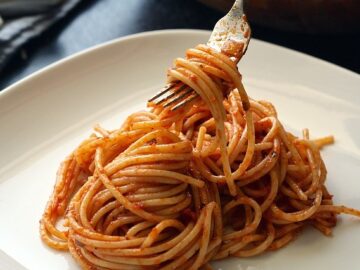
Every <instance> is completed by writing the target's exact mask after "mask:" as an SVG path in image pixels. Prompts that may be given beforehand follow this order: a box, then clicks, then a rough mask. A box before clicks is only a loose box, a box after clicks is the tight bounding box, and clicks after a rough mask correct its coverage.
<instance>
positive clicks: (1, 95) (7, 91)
mask: <svg viewBox="0 0 360 270" xmlns="http://www.w3.org/2000/svg"><path fill="white" fill-rule="evenodd" d="M210 33H211V31H210V30H204V29H187V28H183V29H161V30H151V31H144V32H139V33H135V34H131V35H126V36H122V37H119V38H115V39H111V40H109V41H105V42H102V43H99V44H97V45H94V46H91V47H89V48H86V49H83V50H81V51H79V52H76V53H74V54H71V55H68V56H66V57H64V58H61V59H59V60H57V61H55V62H54V63H51V64H49V65H47V66H45V67H42V68H40V69H39V70H37V71H35V72H33V73H31V74H29V75H27V76H25V77H24V78H22V79H20V80H18V81H16V82H14V83H13V84H11V85H9V86H7V87H5V88H4V89H2V90H1V91H0V103H1V102H2V101H3V99H5V98H6V97H7V96H9V95H11V94H12V93H15V92H17V91H21V90H20V86H22V85H24V84H26V83H27V82H28V81H31V80H35V79H37V78H38V77H40V76H43V75H44V74H46V73H47V72H49V71H52V70H54V69H56V68H57V67H60V66H62V65H66V64H67V63H68V62H70V61H74V60H77V59H79V58H81V57H85V56H86V55H88V54H91V53H93V52H95V51H98V50H103V49H105V48H106V47H108V46H113V45H115V44H117V43H119V42H120V43H121V42H123V41H125V40H133V39H138V38H143V37H147V36H152V35H167V34H201V35H204V34H210ZM253 40H256V42H258V43H262V44H264V45H265V46H269V47H270V48H271V47H273V48H275V49H280V50H285V51H287V52H288V53H292V54H295V55H297V56H298V57H305V58H307V60H310V61H312V62H315V63H316V64H320V65H322V66H324V67H326V68H329V69H332V70H334V71H335V72H336V71H337V72H342V73H345V74H346V75H348V76H351V77H353V78H354V79H357V80H359V83H360V74H357V73H356V72H355V71H352V70H349V69H347V68H345V67H341V66H339V65H336V64H334V63H331V62H329V61H326V60H324V59H320V58H318V57H316V56H312V55H310V54H306V53H304V52H301V51H297V50H294V49H291V48H287V47H284V46H281V45H278V44H274V43H271V42H268V41H264V40H260V39H256V38H253ZM359 94H360V92H359ZM354 104H356V102H354Z"/></svg>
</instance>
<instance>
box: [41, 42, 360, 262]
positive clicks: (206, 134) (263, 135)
mask: <svg viewBox="0 0 360 270" xmlns="http://www.w3.org/2000/svg"><path fill="white" fill-rule="evenodd" d="M168 80H169V82H173V83H179V84H180V83H183V84H186V85H188V86H190V87H191V88H192V89H194V90H195V91H196V92H197V94H198V95H199V96H200V97H201V98H197V99H196V100H195V101H194V102H192V103H190V104H189V105H187V106H186V107H184V108H180V109H179V110H176V111H171V110H169V109H164V108H162V107H160V106H156V105H154V104H149V107H150V108H151V109H150V111H144V112H138V113H134V114H132V115H130V116H129V117H128V118H127V120H126V121H125V123H124V124H123V126H122V127H121V128H119V129H115V130H112V131H108V130H105V129H103V128H101V127H100V126H96V127H95V133H94V134H93V135H91V136H90V137H89V138H88V139H86V140H85V141H83V142H82V143H81V144H80V145H79V147H77V148H76V149H75V150H74V151H73V152H72V153H71V154H70V155H69V156H68V157H67V158H66V159H65V161H64V162H63V163H62V164H61V166H60V168H59V171H58V174H57V181H56V184H55V187H54V191H53V193H52V195H51V197H50V199H49V201H48V203H47V206H46V208H45V211H44V214H43V217H42V219H41V222H40V233H41V238H42V240H43V241H44V242H45V243H46V244H47V245H48V246H50V247H52V248H55V249H58V250H69V252H70V253H71V255H72V256H73V257H74V258H75V260H76V261H77V262H78V263H79V264H80V266H81V267H82V268H83V269H158V268H160V269H200V268H201V269H210V268H211V267H210V265H209V262H210V261H211V260H218V259H223V258H226V257H229V256H237V257H249V256H255V255H258V254H261V253H263V252H266V251H272V250H277V249H279V248H281V247H283V246H285V245H287V244H288V243H289V242H291V241H292V240H294V239H295V238H296V236H297V235H298V234H299V232H300V231H301V230H302V229H303V228H304V227H305V226H307V225H311V226H313V227H314V228H316V229H318V230H319V231H321V232H322V233H323V234H325V235H330V234H331V231H332V228H333V227H334V226H335V225H336V220H337V215H338V214H340V213H346V214H351V215H355V216H358V217H360V211H358V210H355V209H352V208H347V207H345V206H334V205H333V200H332V195H331V194H330V193H329V192H328V190H327V188H326V186H325V179H326V167H325V164H324V162H323V160H322V159H321V155H320V152H319V150H320V148H321V147H323V146H324V145H327V144H329V143H333V138H332V137H325V138H321V139H316V140H312V139H310V136H309V131H308V130H307V129H305V130H304V131H303V134H302V138H298V137H296V136H294V135H292V134H290V133H289V132H287V131H286V130H285V129H284V127H283V126H282V124H281V123H280V121H279V119H278V118H277V113H276V110H275V108H274V106H273V105H272V104H271V103H269V102H266V101H256V100H253V99H250V98H248V96H247V94H246V92H245V90H244V86H243V85H242V82H241V76H240V74H239V72H238V69H237V66H236V64H235V63H233V62H232V61H231V60H230V59H229V58H228V57H227V56H225V55H223V54H221V53H219V52H216V51H214V50H213V49H211V48H209V47H207V46H205V45H199V46H197V47H196V48H193V49H189V50H188V51H187V53H186V58H185V59H183V58H178V59H176V60H175V64H174V67H173V68H171V69H169V71H168ZM59 221H62V222H63V224H62V229H59V227H60V226H59V224H58V223H59Z"/></svg>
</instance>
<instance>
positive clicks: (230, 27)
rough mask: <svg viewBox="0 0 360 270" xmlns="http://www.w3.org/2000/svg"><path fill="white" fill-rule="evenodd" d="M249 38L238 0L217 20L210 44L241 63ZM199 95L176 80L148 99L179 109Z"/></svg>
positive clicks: (152, 102)
mask: <svg viewBox="0 0 360 270" xmlns="http://www.w3.org/2000/svg"><path fill="white" fill-rule="evenodd" d="M250 38H251V30H250V26H249V23H248V22H247V19H246V16H245V14H244V8H243V0H236V1H235V3H234V5H233V6H232V8H231V9H230V11H229V12H228V13H227V14H226V15H225V16H224V17H223V18H221V19H220V20H219V21H218V22H217V23H216V24H215V27H214V29H213V31H212V33H211V36H210V39H209V40H208V42H207V45H208V46H209V47H211V48H213V49H215V50H217V51H218V52H222V53H224V54H226V55H228V56H229V58H230V59H231V60H232V61H234V62H235V63H238V62H239V61H240V59H241V57H242V56H243V55H244V54H245V52H246V50H247V47H248V44H249V42H250ZM198 97H199V95H198V94H197V93H196V92H195V91H194V90H193V89H191V88H190V87H189V86H187V85H185V84H183V83H182V82H180V81H177V82H172V83H169V84H167V85H166V86H165V87H164V88H163V89H161V90H160V92H158V93H157V94H156V95H155V96H153V97H152V98H151V99H149V100H148V104H149V105H150V106H151V105H155V106H161V107H163V108H169V109H170V111H176V110H178V109H180V108H183V107H185V106H187V105H190V104H192V102H194V101H195V100H196V99H197V98H198Z"/></svg>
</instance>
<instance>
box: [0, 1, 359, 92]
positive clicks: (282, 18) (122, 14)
mask: <svg viewBox="0 0 360 270" xmlns="http://www.w3.org/2000/svg"><path fill="white" fill-rule="evenodd" d="M13 1H18V2H19V3H18V4H19V5H18V6H17V7H16V6H15V7H11V8H12V9H11V8H9V6H1V2H11V0H7V1H3V0H1V1H0V16H2V17H3V21H4V24H3V25H2V26H0V90H1V89H4V88H6V87H7V86H9V85H10V84H12V83H14V82H16V81H18V80H19V79H21V78H24V77H25V76H27V75H29V74H31V73H33V72H35V71H37V70H39V69H41V68H42V67H45V66H47V65H49V64H51V63H53V62H55V61H57V60H59V59H61V58H63V57H66V56H69V55H71V54H73V53H76V52H79V51H81V50H83V49H86V48H89V47H91V46H94V45H97V44H99V43H102V42H105V41H109V40H111V39H114V38H118V37H121V36H125V35H129V34H134V33H138V32H143V31H150V30H158V29H169V28H194V29H209V30H211V29H212V28H213V26H214V24H215V23H216V22H217V20H218V19H220V18H221V17H222V16H223V15H224V13H225V11H226V10H228V8H229V6H231V4H232V2H233V1H232V0H82V1H81V0H63V1H61V0H42V1H41V0H38V4H39V6H38V9H36V8H35V5H32V7H33V8H32V10H29V9H26V8H23V9H20V10H19V6H20V7H23V6H21V5H23V3H21V2H24V1H31V0H23V1H21V0H13ZM245 1H246V0H245ZM35 2H36V1H35ZM40 2H41V3H40ZM13 3H14V2H13ZM44 3H45V4H44ZM44 5H45V6H44ZM25 6H26V5H25ZM27 6H28V7H29V6H31V5H29V2H27ZM36 7H37V6H36ZM246 10H247V15H248V18H249V20H250V22H251V27H252V30H253V37H254V38H257V39H261V40H264V41H268V42H271V43H274V44H278V45H281V46H285V47H287V48H291V49H295V50H298V51H301V52H305V53H307V54H310V55H313V56H316V57H318V58H321V59H324V60H327V61H329V62H332V63H334V64H336V65H340V66H342V67H345V68H347V69H350V70H352V71H354V72H356V73H360V53H359V50H360V0H302V1H299V0H248V1H246ZM0 24H1V23H0Z"/></svg>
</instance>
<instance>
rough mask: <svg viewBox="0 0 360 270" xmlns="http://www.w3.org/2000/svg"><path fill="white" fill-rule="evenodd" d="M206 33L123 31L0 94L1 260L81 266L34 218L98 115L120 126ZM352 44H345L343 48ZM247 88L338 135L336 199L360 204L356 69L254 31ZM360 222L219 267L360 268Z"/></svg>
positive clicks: (297, 126)
mask: <svg viewBox="0 0 360 270" xmlns="http://www.w3.org/2000/svg"><path fill="white" fill-rule="evenodd" d="M208 36H209V32H206V31H193V30H169V31H157V32H149V33H144V34H139V35H134V36H130V37H125V38H122V39H119V40H115V41H113V42H110V43H107V44H104V45H101V46H98V47H96V48H93V49H90V50H87V51H85V52H82V53H80V54H77V55H75V56H73V57H70V58H67V59H65V60H62V61H60V62H58V63H56V64H54V65H52V66H50V67H48V68H46V69H43V70H42V71H40V72H37V73H36V74H34V75H32V76H30V77H28V78H26V79H24V80H22V81H20V82H18V83H16V84H15V85H13V86H11V87H9V88H8V89H6V90H5V91H3V92H2V93H1V94H0V151H1V152H0V153H1V154H0V213H1V219H0V225H1V226H0V268H1V269H17V268H16V266H15V265H17V266H18V269H23V268H21V267H20V265H22V266H24V267H25V268H27V269H36V270H39V269H54V270H55V269H61V270H64V269H77V266H76V264H75V263H74V261H73V260H72V258H71V257H70V256H69V255H68V254H67V253H64V252H57V251H53V250H51V249H49V248H47V247H46V246H45V245H44V244H42V242H41V241H40V238H39V233H38V220H39V219H40V217H41V214H42V211H43V209H44V206H45V203H46V201H47V199H48V196H49V194H50V192H51V190H52V187H53V185H54V180H55V173H56V170H57V167H58V165H59V163H60V161H61V160H62V159H63V158H64V157H65V156H66V155H67V154H68V153H69V152H70V151H71V150H72V149H73V148H74V147H76V146H77V144H78V143H79V142H80V141H81V140H82V139H83V138H85V137H87V136H88V135H89V133H90V129H91V127H92V126H93V124H94V123H101V124H103V125H104V126H105V127H109V128H112V127H117V126H119V125H120V123H121V122H122V121H123V119H124V117H125V116H126V115H127V114H128V113H130V112H133V111H136V110H138V109H141V108H143V107H144V105H145V100H146V99H147V98H148V97H150V96H151V95H152V94H153V93H154V91H155V90H156V89H159V88H160V87H161V86H162V84H163V82H164V80H165V76H164V75H165V71H166V68H167V67H168V66H169V65H171V63H172V59H173V58H174V57H177V56H183V55H184V51H185V49H186V48H189V47H192V46H194V45H196V44H198V43H203V42H205V41H206V40H207V38H208ZM345 53H346V52H345ZM240 69H241V72H242V74H243V77H244V82H245V86H246V88H247V91H248V93H249V95H250V96H252V97H254V98H261V99H266V100H270V101H271V102H273V103H274V104H275V105H276V107H277V109H278V113H279V117H280V119H281V120H282V121H283V123H284V124H285V125H286V126H287V127H288V128H290V129H291V130H293V131H295V132H300V130H301V128H303V127H309V128H310V131H311V134H312V135H313V136H322V135H327V134H330V133H331V134H334V135H335V136H336V139H337V141H336V144H335V145H334V146H331V147H328V148H327V149H326V150H325V151H323V155H324V158H325V162H326V165H327V167H328V170H329V175H328V186H329V188H330V190H331V191H332V192H333V193H334V195H335V201H336V202H338V203H342V204H345V205H349V206H352V207H357V208H360V192H359V191H360V181H359V174H358V173H359V168H360V76H359V75H357V74H355V73H351V72H349V71H347V70H345V69H342V68H339V67H336V66H333V65H331V64H328V63H325V62H323V61H320V60H317V59H315V58H312V57H309V56H306V55H303V54H300V53H296V52H293V51H290V50H287V49H284V48H281V47H277V46H274V45H270V44H267V43H264V42H261V41H257V40H252V41H251V44H250V47H249V50H248V53H247V54H246V56H245V57H244V59H243V61H242V63H241V65H240ZM359 243H360V222H359V221H358V220H355V218H353V217H343V218H342V221H341V222H339V225H338V226H337V228H336V229H335V231H334V237H330V238H327V237H324V236H323V235H321V234H320V233H318V232H317V231H314V230H311V229H309V230H307V231H306V232H305V233H304V234H302V235H301V236H300V237H299V238H298V240H297V241H295V242H294V243H292V244H290V245H289V246H288V247H286V248H284V249H282V250H280V251H277V252H271V253H266V254H265V255H261V256H258V257H256V258H250V259H228V260H224V261H221V262H217V263H215V265H216V269H220V268H221V269H223V270H225V269H235V270H240V269H242V270H245V269H247V270H250V269H252V270H255V269H261V270H271V269H274V270H275V269H277V270H281V269H289V268H291V269H323V268H326V269H327V270H331V269H334V270H335V269H336V270H338V269H346V268H348V269H360V258H359V254H358V252H359V251H358V248H359Z"/></svg>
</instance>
